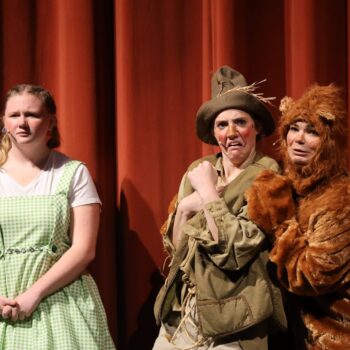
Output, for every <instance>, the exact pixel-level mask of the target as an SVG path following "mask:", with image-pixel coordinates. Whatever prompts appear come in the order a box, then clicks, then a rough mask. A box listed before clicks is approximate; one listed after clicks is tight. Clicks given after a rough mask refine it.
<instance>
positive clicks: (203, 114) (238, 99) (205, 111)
mask: <svg viewBox="0 0 350 350" xmlns="http://www.w3.org/2000/svg"><path fill="white" fill-rule="evenodd" d="M258 84H259V83H253V84H251V85H247V82H246V80H245V78H244V76H243V75H242V74H241V73H239V72H237V71H236V70H234V69H232V68H231V67H228V66H222V67H220V68H219V69H218V70H217V71H216V72H215V74H214V75H213V77H212V79H211V99H210V100H209V101H206V102H204V103H203V104H202V106H201V107H200V108H199V110H198V112H197V120H196V124H197V136H198V137H199V138H200V139H201V140H202V141H203V142H205V143H209V144H212V145H217V142H216V139H215V137H214V135H213V131H212V130H213V123H214V120H215V118H216V116H217V115H218V114H219V113H220V112H222V111H224V110H226V109H230V108H233V109H239V110H242V111H244V112H247V113H249V114H250V115H251V117H252V118H253V119H254V120H256V121H258V123H259V124H260V126H261V128H262V133H263V134H264V135H265V136H267V135H270V134H272V132H273V131H274V130H275V123H274V120H273V117H272V115H271V113H270V112H269V110H268V109H267V107H266V106H265V103H269V100H271V99H274V97H263V96H262V93H254V91H255V89H256V88H257V85H258Z"/></svg>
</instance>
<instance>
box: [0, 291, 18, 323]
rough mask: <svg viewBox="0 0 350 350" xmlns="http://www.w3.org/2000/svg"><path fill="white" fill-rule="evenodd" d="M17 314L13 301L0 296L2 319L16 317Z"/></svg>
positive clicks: (15, 304)
mask: <svg viewBox="0 0 350 350" xmlns="http://www.w3.org/2000/svg"><path fill="white" fill-rule="evenodd" d="M17 312H18V307H17V303H16V301H15V300H12V299H9V298H5V297H2V296H0V313H1V316H2V317H3V318H4V319H7V318H12V316H14V317H16V314H17Z"/></svg>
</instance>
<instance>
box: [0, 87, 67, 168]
mask: <svg viewBox="0 0 350 350" xmlns="http://www.w3.org/2000/svg"><path fill="white" fill-rule="evenodd" d="M24 93H26V94H31V95H34V96H36V97H38V98H39V99H40V101H41V102H42V104H43V105H44V107H45V108H46V110H47V111H48V112H49V113H50V114H51V115H52V116H53V118H54V121H55V123H54V126H53V127H52V129H51V137H50V139H49V140H48V141H47V147H49V148H55V147H58V146H59V145H60V144H61V140H60V133H59V131H58V128H57V125H56V103H55V100H54V98H53V97H52V95H51V94H50V92H49V91H48V90H46V89H44V88H43V87H42V86H39V85H31V84H19V85H15V86H14V87H12V88H11V89H10V90H9V91H8V92H7V94H6V97H5V102H4V108H3V115H4V112H5V109H6V104H7V101H8V100H9V99H10V98H11V97H12V96H16V95H22V94H24ZM0 128H1V136H0V166H1V165H2V164H4V163H5V162H6V160H7V155H8V152H9V151H10V149H11V140H10V137H9V135H8V134H7V132H6V130H4V121H3V117H1V120H0Z"/></svg>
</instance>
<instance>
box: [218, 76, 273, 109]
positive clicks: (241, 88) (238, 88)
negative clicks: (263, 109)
mask: <svg viewBox="0 0 350 350" xmlns="http://www.w3.org/2000/svg"><path fill="white" fill-rule="evenodd" d="M265 81H266V79H264V80H261V81H258V82H254V83H253V84H251V85H247V86H235V87H233V88H232V89H229V90H227V91H225V92H224V93H222V94H221V93H220V94H219V96H220V95H221V96H222V95H224V94H227V93H229V92H235V91H237V92H245V93H247V94H249V95H252V96H254V97H255V98H257V99H258V100H260V101H261V102H264V103H267V104H269V105H272V103H271V102H270V101H271V100H275V99H276V97H264V96H263V95H264V94H263V93H262V92H259V93H256V92H254V91H255V90H256V89H257V88H258V86H259V85H260V84H261V83H263V82H265Z"/></svg>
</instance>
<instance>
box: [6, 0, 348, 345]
mask: <svg viewBox="0 0 350 350" xmlns="http://www.w3.org/2000/svg"><path fill="white" fill-rule="evenodd" d="M349 11H350V10H349V1H346V0H334V1H329V0H317V1H316V0H245V1H242V0H191V1H188V0H104V1H93V0H28V1H21V0H0V17H1V27H0V28H1V32H0V40H1V41H0V47H1V57H0V65H1V79H0V88H1V93H2V96H4V94H5V92H6V91H7V90H8V89H9V88H10V87H11V86H12V85H14V84H17V83H22V82H31V83H36V84H41V85H44V86H45V87H46V88H48V89H49V90H50V91H52V93H53V94H54V96H55V98H56V102H57V106H58V123H59V128H60V131H61V134H62V146H61V148H60V150H61V151H62V152H64V153H67V154H68V155H70V156H71V157H73V158H77V159H80V160H82V161H84V162H86V164H87V166H88V167H89V169H90V171H91V173H92V175H93V178H94V180H95V182H96V185H97V188H98V190H99V193H100V195H101V198H102V201H103V209H102V213H101V215H102V216H101V218H102V220H101V230H100V236H99V241H98V247H97V255H96V259H95V262H94V263H93V264H92V265H91V271H92V273H93V275H94V277H95V278H96V281H97V283H98V285H99V288H100V291H101V295H102V298H103V301H104V304H105V307H106V311H107V315H108V318H109V322H110V328H111V331H112V333H113V336H114V337H115V339H117V341H118V345H119V349H122V350H123V349H128V350H129V349H130V350H131V349H150V348H151V346H152V343H153V341H154V338H155V336H156V334H157V330H158V329H157V326H156V324H155V321H154V318H153V314H152V307H153V303H154V299H155V296H156V293H157V291H158V289H159V288H160V286H161V284H162V280H163V277H162V275H161V270H162V266H163V261H164V259H165V256H166V255H165V253H164V251H163V248H162V242H161V237H160V234H159V228H160V226H161V224H162V223H163V221H164V220H165V218H166V216H167V206H168V203H169V201H170V200H171V198H172V197H173V195H174V194H175V193H176V191H177V188H178V185H179V182H180V180H181V176H182V175H183V174H184V172H185V171H186V168H187V166H188V165H189V164H190V163H191V162H192V161H193V160H195V159H196V158H199V157H201V156H202V155H205V154H208V153H212V152H214V151H216V148H215V147H212V146H209V145H205V144H202V143H201V142H200V141H199V140H198V139H197V137H196V129H195V116H196V113H197V110H198V108H199V107H200V105H201V103H202V102H203V101H204V100H207V99H208V98H209V97H210V78H211V74H212V73H213V72H214V71H215V70H216V69H217V68H218V67H219V66H220V65H224V64H227V65H230V66H232V67H234V68H235V69H237V70H238V71H240V72H241V73H242V74H243V75H244V76H245V77H246V79H247V81H248V83H253V82H256V81H261V80H264V79H265V78H266V79H267V80H266V81H265V82H263V83H262V84H261V88H260V90H261V92H263V93H264V96H275V97H276V100H275V102H273V103H274V107H271V111H272V113H273V115H274V117H275V119H276V121H277V120H278V116H279V112H278V104H279V100H280V99H281V98H282V97H283V96H285V95H289V96H291V97H293V98H298V97H299V96H300V95H301V94H302V92H303V91H304V90H305V88H306V87H307V86H309V85H310V84H312V83H314V82H319V83H321V84H329V83H332V82H334V83H335V84H337V85H340V86H342V87H343V88H344V96H345V98H346V100H347V101H350V94H349V91H348V81H349V79H350V75H349V69H348V67H349V55H348V52H349V44H348V38H349V36H350V25H349V18H350V17H349V16H350V12H349ZM275 139H276V136H275V135H272V136H270V137H269V138H267V139H265V140H263V141H262V142H261V144H260V145H259V146H260V148H261V149H262V150H263V151H264V152H266V153H268V154H270V155H272V156H276V157H277V156H278V153H277V149H276V148H275V147H274V146H273V143H274V141H275Z"/></svg>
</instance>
